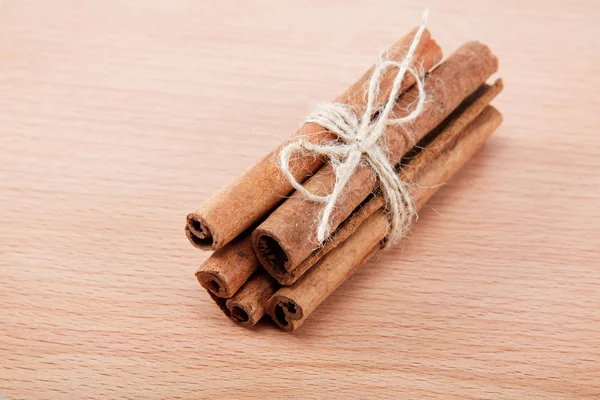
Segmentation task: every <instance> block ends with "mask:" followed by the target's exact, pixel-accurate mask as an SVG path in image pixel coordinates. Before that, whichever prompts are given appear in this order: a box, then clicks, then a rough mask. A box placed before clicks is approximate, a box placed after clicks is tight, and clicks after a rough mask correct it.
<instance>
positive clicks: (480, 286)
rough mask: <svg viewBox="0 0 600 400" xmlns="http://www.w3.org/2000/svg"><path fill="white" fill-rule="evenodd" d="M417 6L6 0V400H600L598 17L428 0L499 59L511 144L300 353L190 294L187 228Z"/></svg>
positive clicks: (434, 22) (368, 277) (454, 32)
mask: <svg viewBox="0 0 600 400" xmlns="http://www.w3.org/2000/svg"><path fill="white" fill-rule="evenodd" d="M416 3H418V2H416ZM416 3H415V2H408V1H392V0H379V1H374V2H366V1H363V2H359V1H341V0H339V1H327V2H317V1H301V2H299V1H296V2H291V1H289V2H288V1H279V2H276V1H273V2H269V1H266V0H255V1H252V2H243V1H236V2H233V1H224V2H202V1H195V0H179V1H169V0H162V1H160V0H153V1H127V2H125V1H117V0H103V1H75V0H71V1H69V0H52V1H33V0H32V1H25V0H5V1H2V2H0V296H1V297H0V397H4V398H6V399H10V400H13V399H84V398H101V399H108V398H144V399H162V398H184V399H197V398H211V399H233V398H236V399H241V398H265V397H267V396H269V397H272V398H338V397H339V398H357V397H358V398H380V399H382V398H390V399H398V398H411V399H414V398H435V399H439V398H456V399H467V398H494V399H498V398H509V399H532V398H543V399H550V398H552V399H555V398H556V399H571V398H586V397H587V398H600V255H599V252H600V201H599V199H600V175H599V173H598V172H599V169H600V133H599V131H598V129H599V128H598V126H599V124H600V113H599V112H598V110H599V109H600V95H599V93H598V88H599V87H600V74H598V72H600V58H599V57H600V56H599V55H598V50H599V49H600V28H599V23H598V21H600V6H599V5H598V2H597V1H596V0H587V1H583V0H581V1H576V2H575V1H566V0H565V1H541V0H536V1H527V2H524V1H517V0H502V1H494V2H492V1H489V2H482V1H476V0H469V1H467V0H465V1H459V0H457V1H453V2H444V1H441V0H439V1H432V2H430V4H431V19H430V24H429V26H430V29H431V31H432V32H433V35H434V36H435V37H436V38H437V39H438V41H439V42H440V44H441V45H442V47H443V48H444V50H445V51H446V54H449V53H450V52H451V51H452V50H453V49H455V48H456V47H458V45H459V44H461V43H462V42H464V41H467V40H471V39H478V40H481V41H483V42H485V43H487V44H489V45H490V46H491V48H492V49H493V50H494V51H495V52H496V53H497V54H498V55H499V57H500V60H501V75H502V76H503V77H504V79H505V83H506V89H505V92H504V93H503V94H502V95H501V97H500V98H499V99H498V100H497V101H496V102H495V104H496V106H497V107H498V108H499V109H500V110H501V111H502V112H503V113H504V116H505V122H504V125H503V126H502V127H501V129H500V130H499V131H498V132H497V134H496V135H495V136H494V137H493V138H492V139H491V140H490V142H489V143H488V144H487V145H486V147H485V148H484V149H483V150H482V151H481V152H480V153H479V154H478V155H477V156H476V157H475V158H474V159H473V160H472V161H471V162H470V163H469V164H468V165H467V166H466V167H465V169H464V170H463V171H462V172H461V173H460V174H459V175H458V176H457V177H456V178H455V179H453V180H452V181H451V182H450V183H449V184H448V185H447V186H446V187H444V188H443V189H442V190H440V192H439V194H438V195H437V196H436V197H435V198H434V199H433V200H432V201H431V204H430V207H429V208H427V209H426V210H425V211H423V212H422V213H421V216H420V217H421V218H420V220H419V223H418V225H417V226H416V227H415V229H414V230H413V232H412V234H411V236H410V238H408V239H407V240H405V242H404V244H403V245H402V246H401V248H398V249H394V250H391V251H388V252H387V253H385V254H384V255H382V256H381V257H380V258H379V259H377V260H375V261H374V262H371V263H369V264H368V267H366V268H364V269H362V270H361V271H359V272H358V273H357V274H356V275H355V276H354V277H353V279H352V280H351V281H349V282H347V283H346V284H345V285H343V286H342V287H341V288H340V289H339V290H338V291H337V292H336V293H335V294H334V295H333V296H332V297H331V298H330V299H328V300H327V301H326V302H325V303H324V304H323V305H322V306H321V307H320V308H319V309H318V310H317V311H316V312H315V313H314V314H313V315H312V316H311V318H310V320H309V321H308V322H307V323H306V325H305V326H304V327H303V328H302V329H301V330H300V331H299V332H298V333H297V334H295V335H290V334H287V333H283V332H281V331H279V330H277V329H276V328H274V326H272V325H271V324H268V323H261V324H260V325H259V326H258V327H257V328H256V329H253V330H244V329H242V328H238V327H236V326H234V325H232V324H231V323H230V322H229V321H228V320H226V319H225V318H224V317H223V315H221V313H220V311H218V310H217V308H216V307H215V306H214V304H212V302H211V300H210V299H209V297H208V296H207V295H206V293H204V292H203V291H202V290H201V288H200V286H199V285H198V284H197V282H196V280H195V279H194V276H193V273H194V271H195V270H196V267H197V266H198V265H199V263H200V262H202V261H203V260H204V259H205V258H206V257H207V256H208V254H207V253H203V252H200V251H198V250H195V249H193V248H192V247H191V246H190V244H189V243H188V242H187V240H186V238H185V236H184V232H183V226H184V219H185V215H186V213H187V212H188V211H189V210H191V209H192V208H194V207H195V206H196V205H198V204H199V203H200V202H201V201H202V200H203V199H205V198H206V197H208V196H209V195H210V194H211V193H213V192H214V191H215V190H217V189H218V188H219V187H221V186H222V185H223V184H225V183H226V182H227V181H228V180H230V179H231V178H233V177H234V176H236V175H237V174H238V173H239V172H240V171H241V170H242V169H243V168H245V167H247V166H249V165H251V164H252V163H253V162H254V161H255V160H257V159H258V158H259V157H260V156H261V155H263V154H265V153H266V152H267V151H268V150H269V149H270V148H272V147H273V146H274V145H275V144H276V143H277V142H279V141H280V140H281V139H282V138H285V137H287V136H289V135H290V134H291V133H292V132H293V131H294V129H295V128H296V126H297V125H298V123H299V121H300V119H301V117H302V115H304V113H305V111H306V108H307V106H308V104H309V103H310V101H312V100H321V99H333V98H334V97H335V95H337V94H338V93H340V92H341V91H342V90H343V89H344V88H345V87H346V86H347V85H348V84H349V83H351V82H352V81H353V80H354V79H355V78H357V77H358V76H359V74H361V73H362V72H363V71H364V70H365V69H366V67H368V66H369V65H370V64H371V63H372V61H373V60H374V58H375V57H376V55H377V52H378V50H381V49H384V48H385V47H387V46H388V45H390V44H391V43H393V42H394V41H395V40H397V39H398V38H399V37H400V36H402V35H403V34H404V33H405V32H406V31H408V30H409V29H410V28H411V27H412V26H414V25H416V24H417V23H418V22H419V19H420V13H421V7H422V5H421V4H416ZM301 390H304V391H305V392H304V393H301V392H300V391H301Z"/></svg>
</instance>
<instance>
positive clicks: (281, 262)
mask: <svg viewBox="0 0 600 400" xmlns="http://www.w3.org/2000/svg"><path fill="white" fill-rule="evenodd" d="M252 245H253V247H254V253H255V254H256V258H258V261H260V263H261V264H262V266H263V267H264V268H265V269H266V270H267V271H268V272H269V273H270V274H271V275H272V276H273V277H274V278H276V279H277V277H278V276H281V275H284V274H285V273H286V272H287V268H288V267H289V266H290V264H291V263H290V257H289V255H288V252H287V251H286V250H285V249H284V247H283V246H282V245H281V244H280V243H279V242H278V241H277V240H276V239H275V238H274V237H273V236H272V235H270V234H269V232H268V231H265V230H263V229H261V228H257V229H256V230H255V231H254V232H253V234H252Z"/></svg>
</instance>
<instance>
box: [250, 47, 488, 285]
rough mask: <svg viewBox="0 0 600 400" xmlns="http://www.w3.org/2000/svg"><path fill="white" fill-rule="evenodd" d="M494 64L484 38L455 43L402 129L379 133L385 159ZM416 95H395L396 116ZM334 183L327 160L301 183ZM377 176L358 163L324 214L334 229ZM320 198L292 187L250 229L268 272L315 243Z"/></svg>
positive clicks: (294, 262)
mask: <svg viewBox="0 0 600 400" xmlns="http://www.w3.org/2000/svg"><path fill="white" fill-rule="evenodd" d="M497 69H498V60H497V58H496V56H494V55H493V54H492V52H491V51H490V49H489V48H488V47H487V46H485V45H484V44H481V43H478V42H470V43H467V44H465V45H463V46H461V47H460V48H459V49H458V50H457V51H456V52H455V53H454V54H453V55H451V56H450V57H449V58H448V59H447V60H446V61H445V62H443V63H442V64H441V65H440V66H438V67H437V68H436V69H435V70H434V71H433V72H431V73H430V74H429V75H428V76H426V77H425V82H424V84H425V91H426V93H427V99H428V101H427V103H426V105H425V107H424V109H423V112H422V113H421V114H420V115H419V117H418V118H417V119H416V120H415V122H414V124H413V126H412V127H411V129H410V130H408V132H405V131H404V130H403V128H402V127H398V126H390V127H388V128H387V129H386V133H385V135H384V137H383V138H382V143H384V144H383V146H385V148H386V150H387V151H386V154H387V156H388V159H389V161H390V163H391V164H393V165H396V164H397V163H398V162H399V161H400V159H401V158H402V157H403V156H404V155H405V154H406V152H407V151H409V150H410V149H411V148H412V147H413V145H414V144H415V143H417V142H418V141H419V140H421V139H422V138H423V137H424V136H425V135H426V134H427V133H428V132H430V131H431V130H433V129H434V128H435V127H436V126H437V125H439V124H440V123H441V122H442V121H443V120H444V119H445V118H446V117H447V116H448V115H449V114H450V113H451V112H452V111H453V110H454V109H455V108H456V107H457V106H458V105H459V104H460V103H461V102H462V101H463V100H464V99H465V98H466V97H467V96H469V95H470V94H471V93H473V92H474V91H475V90H476V89H477V88H478V87H479V86H480V85H482V84H483V83H484V82H485V80H486V79H487V78H488V77H489V76H490V75H492V74H493V73H494V72H496V71H497ZM417 97H418V90H417V88H416V87H413V88H412V89H410V90H409V91H408V92H407V93H405V94H404V95H403V96H401V97H400V98H399V100H398V101H397V103H396V105H395V107H394V114H395V115H396V116H404V115H406V114H408V112H409V110H410V109H411V108H412V107H411V105H412V103H413V102H415V100H416V99H417ZM334 184H335V174H334V172H333V167H332V166H331V165H325V166H323V167H322V168H321V169H320V170H319V171H318V172H317V173H316V174H315V175H313V176H312V177H311V178H310V179H308V180H307V181H306V182H305V183H304V187H305V188H307V189H308V190H309V191H310V192H312V193H315V194H317V195H327V194H329V193H330V192H331V190H332V188H333V185H334ZM377 184H378V182H377V178H376V176H375V175H374V174H373V172H372V170H371V168H370V166H368V165H367V164H366V163H365V164H363V165H361V166H359V167H358V168H357V169H356V171H355V172H354V175H353V176H352V178H351V179H350V181H349V182H348V184H347V186H346V187H345V188H344V190H343V192H342V196H340V198H341V199H342V200H341V201H339V202H338V204H337V205H336V207H335V209H334V212H333V214H332V218H331V219H330V220H329V223H330V226H331V229H332V231H333V230H335V229H336V228H337V227H338V226H339V225H340V224H341V223H342V222H343V221H344V220H345V219H346V218H347V217H348V216H349V215H350V214H351V213H352V211H353V210H354V209H355V208H356V207H357V206H358V205H359V204H360V203H361V202H362V201H363V200H365V198H366V197H367V196H368V195H369V194H370V193H371V192H372V191H373V190H375V189H376V187H377ZM323 208H324V204H323V203H317V202H311V201H307V200H306V199H305V198H304V196H302V195H300V194H299V193H295V194H294V195H292V196H291V197H290V198H289V199H287V200H286V201H285V202H284V203H283V204H282V205H281V206H280V207H279V208H277V209H276V210H275V211H273V213H272V214H271V215H270V216H269V217H268V218H267V219H266V220H265V221H264V222H262V223H261V224H260V225H259V226H258V228H257V229H256V230H255V231H254V232H253V233H252V242H253V246H254V250H255V253H256V256H257V257H258V259H259V261H260V262H261V264H262V265H263V266H264V268H265V269H266V270H267V271H268V272H269V273H271V274H272V275H273V276H277V275H280V274H281V273H282V272H283V271H284V270H285V271H292V270H293V269H295V268H296V267H297V266H298V265H299V264H300V263H301V262H302V261H303V260H304V259H306V258H307V257H308V256H309V255H310V254H311V253H312V252H313V251H314V250H315V248H316V247H317V244H316V243H315V242H314V240H313V239H314V237H316V229H317V226H318V218H319V216H320V215H321V213H322V211H323Z"/></svg>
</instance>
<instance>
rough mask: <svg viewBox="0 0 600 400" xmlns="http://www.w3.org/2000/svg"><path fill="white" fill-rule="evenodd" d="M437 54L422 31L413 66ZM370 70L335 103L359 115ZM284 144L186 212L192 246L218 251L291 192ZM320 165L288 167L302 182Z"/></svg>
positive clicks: (385, 89)
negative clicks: (282, 162) (282, 163)
mask: <svg viewBox="0 0 600 400" xmlns="http://www.w3.org/2000/svg"><path fill="white" fill-rule="evenodd" d="M415 33H416V29H414V30H413V31H412V32H411V33H409V34H408V35H407V36H405V37H404V38H402V39H401V40H400V41H398V42H397V43H396V44H395V45H394V46H393V47H392V48H391V49H390V50H389V51H388V53H387V57H388V58H389V59H393V60H400V59H402V58H403V56H404V54H406V52H407V51H408V48H409V46H410V43H411V41H412V39H413V37H414V35H415ZM441 58H442V51H441V49H440V48H439V46H438V45H437V43H436V42H435V41H433V40H432V39H431V35H430V33H429V31H427V30H426V31H425V32H424V33H423V36H422V38H421V41H420V43H419V46H418V48H417V51H416V53H415V57H414V60H415V64H418V65H421V66H422V68H423V70H424V71H428V70H430V69H431V68H432V67H433V66H434V65H436V64H437V63H438V62H439V61H440V60H441ZM372 70H373V68H371V69H370V70H369V71H367V73H365V74H364V75H363V76H362V77H361V78H360V79H359V80H358V81H357V82H356V83H355V84H354V85H352V86H351V87H350V88H348V90H346V92H344V93H343V94H342V95H341V96H340V97H338V98H337V99H336V101H337V102H339V103H344V104H347V105H349V106H351V107H352V108H353V109H354V111H355V112H356V113H357V114H360V113H361V112H362V111H363V109H364V107H365V91H366V89H367V84H368V81H369V79H370V77H371V74H372ZM394 72H395V71H393V70H390V71H389V72H388V73H387V74H386V75H385V76H384V78H383V81H382V84H381V94H380V96H379V98H378V99H379V101H378V104H381V103H383V102H384V101H385V100H386V99H387V97H388V96H389V93H390V91H391V87H392V82H393V78H394ZM413 84H414V79H413V77H412V76H407V77H406V79H405V80H404V81H403V84H402V92H404V91H406V90H407V89H408V88H410V87H411V86H412V85H413ZM295 136H307V137H308V138H309V140H311V141H313V142H315V143H317V142H318V143H322V142H324V141H333V140H335V139H336V138H335V136H334V135H332V134H331V133H330V132H328V131H326V130H324V129H323V127H321V126H319V125H316V124H312V123H311V124H304V125H303V126H302V127H301V128H300V129H299V130H298V131H297V132H296V134H295ZM290 140H293V138H292V139H290ZM287 143H288V142H286V143H283V144H282V145H281V146H279V147H277V148H276V149H275V150H274V151H273V152H272V153H271V154H269V155H267V156H266V157H264V158H263V159H262V160H260V161H259V162H258V163H257V164H255V165H254V166H253V167H252V168H250V169H248V170H246V171H245V172H244V173H243V174H242V175H241V176H239V177H238V178H237V179H235V180H234V181H233V182H231V183H230V184H229V185H227V186H225V187H224V188H223V189H221V190H220V191H219V192H218V193H217V194H216V195H214V196H213V197H212V198H210V199H208V200H207V201H206V202H205V203H204V204H202V206H200V208H198V209H196V210H194V211H192V212H191V213H190V214H188V216H187V223H186V228H185V231H186V236H187V237H188V239H189V240H190V242H191V243H192V244H193V245H194V246H196V247H198V248H200V249H204V250H217V249H220V248H221V247H223V246H224V245H225V244H227V243H229V242H230V241H232V240H233V239H234V238H235V237H237V236H238V235H240V234H241V233H242V232H244V231H246V230H247V229H249V228H250V227H251V226H252V225H254V224H256V223H257V222H258V221H259V220H260V219H261V218H263V217H264V216H265V215H266V214H267V213H269V212H270V211H271V210H272V209H273V208H275V207H276V206H277V205H278V204H279V203H281V201H282V200H283V199H284V198H285V197H286V196H288V195H289V194H290V193H291V192H292V186H291V185H290V183H289V182H288V181H287V179H285V177H284V176H283V175H282V173H281V171H280V169H279V166H278V164H277V162H276V160H277V158H278V155H279V152H280V150H281V149H282V148H283V146H285V145H286V144H287ZM322 165H323V160H322V159H318V158H317V159H315V158H314V157H312V156H306V157H298V158H297V159H295V160H294V163H293V164H292V165H291V171H292V174H293V175H294V176H295V177H296V179H297V180H298V181H300V182H302V181H304V180H305V179H306V178H307V177H308V176H309V175H311V174H312V173H314V172H315V171H317V170H318V169H319V168H320V167H321V166H322Z"/></svg>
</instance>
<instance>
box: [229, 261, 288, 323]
mask: <svg viewBox="0 0 600 400" xmlns="http://www.w3.org/2000/svg"><path fill="white" fill-rule="evenodd" d="M279 287H280V285H279V283H277V281H276V280H275V279H273V277H271V275H269V274H268V273H267V272H266V271H264V270H262V269H261V270H258V271H257V272H256V273H255V274H254V275H252V277H251V278H250V279H249V280H248V282H246V283H245V284H244V286H242V288H241V289H240V290H239V291H238V292H237V293H236V294H235V295H234V296H233V297H232V298H230V299H228V300H227V302H226V303H225V304H226V306H227V309H228V310H229V315H228V316H229V318H230V319H231V320H232V321H233V322H235V323H236V324H238V325H241V326H243V327H246V328H249V327H251V326H254V325H255V324H256V323H257V322H258V321H259V320H260V319H261V318H262V317H263V316H264V315H265V313H266V304H267V301H268V300H269V299H270V298H271V296H273V294H274V293H275V292H276V291H277V289H279Z"/></svg>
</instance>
